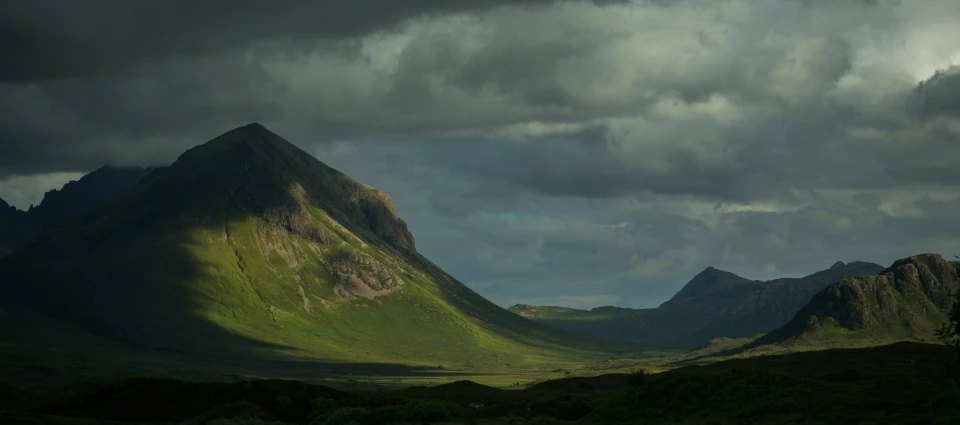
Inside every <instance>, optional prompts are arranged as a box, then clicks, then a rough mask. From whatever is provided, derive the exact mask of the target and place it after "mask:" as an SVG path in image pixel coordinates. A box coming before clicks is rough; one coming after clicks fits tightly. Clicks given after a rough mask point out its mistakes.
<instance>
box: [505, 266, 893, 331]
mask: <svg viewBox="0 0 960 425" xmlns="http://www.w3.org/2000/svg"><path fill="white" fill-rule="evenodd" d="M883 269H884V268H883V267H882V266H880V265H877V264H873V263H868V262H861V261H855V262H851V263H849V264H844V266H841V267H831V268H829V269H825V270H821V271H819V272H816V273H813V274H810V275H807V276H804V277H802V278H782V279H774V280H770V281H766V282H763V281H750V280H747V279H745V278H741V277H739V276H736V275H735V274H733V273H729V272H722V273H718V272H721V271H719V270H717V269H714V268H712V267H711V268H708V269H706V270H704V272H701V273H699V274H698V275H697V276H696V277H694V279H692V280H691V282H694V281H696V282H697V284H696V285H692V286H691V285H690V284H688V285H685V286H684V289H686V291H684V289H681V292H684V293H685V295H683V296H677V295H675V296H674V297H673V298H671V301H672V302H666V303H664V304H662V305H661V306H660V307H658V308H648V309H630V308H621V307H597V308H594V309H591V310H580V309H571V308H563V307H545V306H527V305H517V306H513V307H511V308H510V311H512V312H514V313H515V314H519V315H521V316H524V317H527V318H529V319H531V320H535V321H540V322H541V323H545V324H549V325H552V326H555V327H558V328H560V329H563V330H566V331H569V332H573V333H578V334H581V335H590V336H595V337H600V338H603V339H607V340H610V341H618V342H627V343H633V344H643V345H655V346H667V347H676V348H684V349H690V348H695V347H697V346H700V345H702V344H704V343H706V342H708V341H710V340H712V339H714V338H719V337H726V338H734V339H737V338H746V337H749V336H752V335H754V334H758V333H766V332H770V331H772V330H774V329H776V328H777V327H778V326H780V325H782V324H784V323H786V322H787V321H789V320H790V319H791V318H793V316H794V314H795V313H796V312H797V311H798V310H800V309H801V308H802V307H803V306H804V305H805V304H806V302H807V301H809V299H810V298H811V297H812V296H813V295H814V294H816V293H817V292H818V291H819V290H820V289H822V288H823V287H825V286H827V285H828V284H830V283H831V282H833V281H835V280H839V279H842V278H848V277H853V276H859V275H863V274H872V273H877V272H880V271H882V270H883ZM710 276H718V277H719V278H720V279H725V281H724V282H723V283H721V284H719V285H713V284H711V282H709V281H706V280H705V278H707V277H710ZM704 288H706V291H703V289H704ZM678 294H679V293H678ZM703 294H707V295H703Z"/></svg>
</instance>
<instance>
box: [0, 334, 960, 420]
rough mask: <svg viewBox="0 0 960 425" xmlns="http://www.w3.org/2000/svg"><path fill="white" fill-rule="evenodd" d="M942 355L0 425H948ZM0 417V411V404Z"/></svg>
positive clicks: (150, 393) (904, 352) (260, 389)
mask: <svg viewBox="0 0 960 425" xmlns="http://www.w3.org/2000/svg"><path fill="white" fill-rule="evenodd" d="M949 356H950V350H949V348H947V347H944V346H938V345H929V344H917V343H900V344H894V345H889V346H884V347H874V348H868V349H852V350H849V349H847V350H825V351H817V352H809V353H797V354H788V355H782V356H764V357H755V358H748V359H738V360H730V361H725V362H719V363H714V364H711V365H707V366H695V367H685V368H681V369H676V370H672V371H668V372H662V373H654V374H650V373H643V372H641V371H637V372H634V373H624V374H606V375H601V376H595V377H576V378H564V379H555V380H549V381H545V382H542V383H539V384H536V385H530V386H526V387H524V388H522V389H516V390H504V389H496V388H491V387H487V386H483V385H479V384H475V383H472V382H469V381H459V382H454V383H450V384H446V385H438V386H433V387H410V388H405V389H390V388H382V387H371V388H370V390H368V391H364V392H356V391H353V392H349V391H340V390H335V389H331V388H327V387H324V386H320V385H311V384H305V383H301V382H295V381H279V380H262V381H246V382H236V383H200V382H187V381H179V380H169V379H136V380H127V381H119V382H112V383H85V384H79V385H73V386H70V387H66V388H62V389H59V390H56V391H48V392H43V393H32V394H25V395H23V396H22V397H23V398H22V399H21V400H22V402H20V403H18V404H16V405H7V407H6V410H0V422H3V423H17V424H20V423H38V424H41V423H42V424H114V423H117V424H119V423H125V424H128V425H129V424H134V423H152V424H155V425H161V424H170V425H173V424H184V425H209V424H217V425H223V424H244V425H254V424H256V425H262V424H270V425H275V424H318V425H319V424H348V423H360V424H399V423H408V424H420V423H444V424H510V423H516V424H528V423H538V424H564V423H587V424H589V423H598V424H600V423H611V424H612V423H617V424H620V423H642V424H673V423H683V424H714V423H751V424H753V423H764V424H767V423H768V424H779V423H813V424H849V423H857V424H889V423H898V424H952V423H956V421H958V420H960V393H958V392H957V390H956V388H955V387H953V386H952V385H951V384H950V382H949V379H948V378H946V377H944V376H943V374H942V373H941V369H942V365H943V361H944V360H945V359H948V358H949ZM0 409H3V408H2V407H0Z"/></svg>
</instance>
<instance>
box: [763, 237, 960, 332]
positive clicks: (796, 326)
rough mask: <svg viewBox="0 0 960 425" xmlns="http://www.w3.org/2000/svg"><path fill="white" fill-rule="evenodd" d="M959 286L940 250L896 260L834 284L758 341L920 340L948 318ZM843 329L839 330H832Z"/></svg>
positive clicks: (953, 267) (955, 270) (954, 267)
mask: <svg viewBox="0 0 960 425" xmlns="http://www.w3.org/2000/svg"><path fill="white" fill-rule="evenodd" d="M958 290H960V276H958V264H957V263H955V262H950V261H947V260H945V259H944V258H943V257H941V256H940V255H937V254H922V255H916V256H913V257H909V258H904V259H902V260H899V261H897V262H895V263H894V264H893V265H892V266H890V267H889V268H888V269H886V270H884V271H883V272H882V273H880V274H877V275H872V276H862V277H857V278H852V279H844V280H841V281H838V282H835V283H833V284H831V285H830V286H828V287H827V288H825V289H824V290H823V291H821V292H819V293H817V294H816V295H815V296H814V297H813V299H811V300H810V302H809V303H807V305H806V306H804V307H803V308H802V309H801V310H800V311H799V312H798V313H797V314H796V316H795V317H794V318H793V319H792V320H791V321H790V322H789V323H787V324H786V325H784V326H783V327H781V328H779V329H777V330H775V331H774V332H771V333H770V335H767V336H766V337H764V338H761V340H760V341H758V343H761V344H769V343H780V342H785V341H788V340H797V339H822V338H829V336H828V335H843V338H858V337H860V336H864V335H869V336H870V337H871V338H878V339H884V338H891V339H922V338H924V337H929V336H932V335H933V332H934V331H935V330H936V329H937V328H939V326H940V325H941V324H942V323H943V321H944V320H945V317H946V314H947V313H948V312H949V309H950V307H951V303H952V300H953V297H954V294H956V293H957V291H958ZM835 327H839V328H840V329H838V330H839V332H836V331H833V332H829V331H831V330H832V329H833V328H835Z"/></svg>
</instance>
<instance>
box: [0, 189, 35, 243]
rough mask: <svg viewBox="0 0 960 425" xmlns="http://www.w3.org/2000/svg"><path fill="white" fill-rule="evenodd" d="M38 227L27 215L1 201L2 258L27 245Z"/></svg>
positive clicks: (0, 238) (0, 241) (0, 234)
mask: <svg viewBox="0 0 960 425" xmlns="http://www.w3.org/2000/svg"><path fill="white" fill-rule="evenodd" d="M36 230H37V229H36V226H35V225H34V224H33V223H32V222H31V221H30V218H29V217H27V215H26V213H25V212H23V211H20V210H18V209H16V208H14V207H12V206H10V205H9V204H7V203H6V202H5V201H4V200H3V199H0V257H5V256H7V255H8V254H10V253H11V252H13V251H15V250H17V248H20V247H21V246H23V245H26V244H27V243H28V242H29V241H30V239H32V238H33V236H34V233H35V232H36Z"/></svg>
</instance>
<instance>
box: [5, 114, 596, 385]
mask: <svg viewBox="0 0 960 425" xmlns="http://www.w3.org/2000/svg"><path fill="white" fill-rule="evenodd" d="M0 300H6V302H8V303H10V304H13V305H15V306H16V307H18V308H20V309H23V310H24V311H28V312H30V313H31V314H33V313H36V314H40V315H43V316H44V317H49V318H52V319H53V320H57V321H60V322H62V323H65V324H67V325H69V326H71V327H72V328H76V329H79V330H81V331H83V332H85V333H88V334H90V335H94V336H97V337H98V338H103V339H105V340H110V341H113V342H116V343H120V344H124V345H127V346H132V347H140V348H143V349H150V350H161V351H163V352H175V353H189V354H190V355H191V356H214V355H229V356H234V357H240V358H271V359H273V358H277V357H283V358H303V359H324V360H329V361H351V362H378V363H382V362H397V363H404V364H430V365H436V364H447V365H450V364H457V365H458V366H462V367H472V366H479V365H490V364H495V365H499V366H501V367H502V366H503V365H504V364H522V363H536V362H543V361H547V360H550V361H553V360H557V361H569V360H570V359H573V358H586V357H590V356H599V355H600V354H598V348H597V347H600V346H603V345H604V344H602V343H599V341H592V340H587V339H583V338H580V337H575V336H573V335H569V334H566V333H562V332H559V331H556V330H553V329H551V328H549V327H546V326H543V325H540V324H537V323H534V322H532V321H529V320H526V319H523V318H521V317H519V316H516V315H514V314H511V313H509V312H507V311H506V310H503V309H501V308H499V307H497V306H496V305H495V304H493V303H491V302H489V301H487V300H486V299H484V298H483V297H481V296H479V295H478V294H476V293H475V292H473V291H472V290H470V289H469V288H467V287H466V286H464V285H463V284H461V283H460V282H458V281H457V280H456V279H454V278H453V277H451V276H450V275H448V274H447V273H445V272H444V271H442V270H441V269H440V268H438V267H437V266H435V265H434V264H433V263H431V262H430V261H429V260H427V259H426V258H424V257H423V256H422V255H420V254H419V253H418V252H417V251H416V246H415V241H414V238H413V235H411V233H410V232H409V231H408V229H407V225H406V223H405V222H404V221H403V220H402V219H401V218H400V216H399V215H398V214H397V211H396V210H395V208H394V206H393V204H392V202H391V200H390V197H389V196H388V195H387V193H386V192H383V191H381V190H377V189H374V188H372V187H370V186H367V185H365V184H363V183H360V182H358V181H356V180H354V179H352V178H350V177H349V176H347V175H345V174H343V173H341V172H339V171H337V170H334V169H333V168H330V167H328V166H326V165H325V164H323V163H322V162H320V161H319V160H317V159H316V158H313V157H312V156H310V155H308V154H307V153H306V152H304V151H302V150H300V149H299V148H297V147H296V146H294V145H293V144H291V143H290V142H288V141H286V140H284V139H282V138H281V137H279V136H277V135H276V134H274V133H272V132H270V131H269V130H267V129H266V128H264V127H263V126H261V125H259V124H250V125H247V126H244V127H240V128H237V129H234V130H232V131H229V132H227V133H225V134H223V135H221V136H219V137H217V138H215V139H213V140H212V141H210V142H208V143H205V144H203V145H200V146H197V147H195V148H192V149H190V150H188V151H187V152H185V153H184V154H182V155H181V156H180V157H179V158H178V159H177V160H176V162H174V163H173V164H172V165H171V166H169V167H166V168H162V169H157V170H155V171H154V172H153V173H151V174H150V175H149V176H148V177H146V178H144V179H143V180H142V181H141V182H140V184H139V185H137V187H136V188H135V189H134V190H133V191H131V192H130V193H128V194H127V195H125V196H123V197H120V198H118V199H117V200H116V201H114V202H112V203H110V204H109V205H108V206H107V207H105V208H102V209H98V210H97V213H96V214H85V215H81V216H80V217H78V218H76V219H74V220H71V221H69V222H68V223H66V224H64V225H62V226H59V227H57V228H55V229H53V230H51V231H50V232H48V233H47V234H45V235H44V236H42V237H40V238H39V239H38V240H37V241H35V242H34V243H33V244H31V245H29V246H27V247H25V248H23V249H21V250H19V251H17V252H15V253H14V254H12V255H11V256H9V257H6V258H3V259H0ZM10 310H12V309H8V310H7V311H10ZM25 317H26V316H25ZM577 356H580V357H577ZM590 358H593V357H590Z"/></svg>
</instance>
